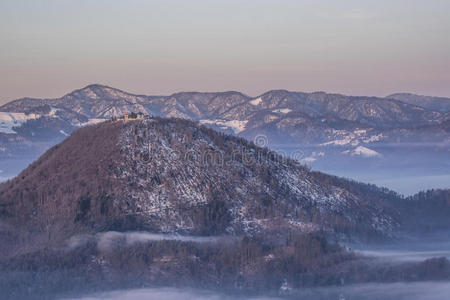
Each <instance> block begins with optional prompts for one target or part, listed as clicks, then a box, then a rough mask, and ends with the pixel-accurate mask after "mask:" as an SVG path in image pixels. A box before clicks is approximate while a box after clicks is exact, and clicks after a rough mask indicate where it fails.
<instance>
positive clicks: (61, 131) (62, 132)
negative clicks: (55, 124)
mask: <svg viewBox="0 0 450 300" xmlns="http://www.w3.org/2000/svg"><path fill="white" fill-rule="evenodd" d="M59 132H60V133H61V134H63V135H65V136H69V134H68V133H67V132H65V131H64V130H62V129H61V130H60V131H59Z"/></svg>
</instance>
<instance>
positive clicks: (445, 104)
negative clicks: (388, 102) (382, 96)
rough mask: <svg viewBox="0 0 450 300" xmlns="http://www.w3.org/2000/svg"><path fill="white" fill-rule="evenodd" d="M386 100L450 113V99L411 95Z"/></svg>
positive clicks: (390, 96)
mask: <svg viewBox="0 0 450 300" xmlns="http://www.w3.org/2000/svg"><path fill="white" fill-rule="evenodd" d="M386 98H389V99H396V100H400V101H402V102H405V103H409V104H413V105H417V106H421V107H423V108H427V109H431V110H436V111H440V112H449V111H450V98H445V97H432V96H423V95H415V94H410V93H397V94H392V95H389V96H387V97H386Z"/></svg>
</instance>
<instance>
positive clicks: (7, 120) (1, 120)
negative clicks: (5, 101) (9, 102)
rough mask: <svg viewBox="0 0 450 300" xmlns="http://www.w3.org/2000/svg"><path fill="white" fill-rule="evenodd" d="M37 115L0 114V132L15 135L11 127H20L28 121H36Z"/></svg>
mask: <svg viewBox="0 0 450 300" xmlns="http://www.w3.org/2000/svg"><path fill="white" fill-rule="evenodd" d="M39 117H40V115H38V114H28V115H27V114H25V113H11V112H0V132H2V133H12V134H14V133H16V132H15V131H14V130H13V127H17V126H21V125H22V124H24V123H25V122H26V121H28V120H33V119H38V118H39Z"/></svg>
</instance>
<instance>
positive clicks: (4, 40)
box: [0, 0, 450, 104]
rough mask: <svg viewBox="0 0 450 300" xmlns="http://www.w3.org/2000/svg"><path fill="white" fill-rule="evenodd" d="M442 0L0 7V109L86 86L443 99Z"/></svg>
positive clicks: (71, 1) (448, 90) (55, 0)
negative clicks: (411, 95)
mask: <svg viewBox="0 0 450 300" xmlns="http://www.w3.org/2000/svg"><path fill="white" fill-rule="evenodd" d="M449 12H450V1H446V0H441V1H439V0H429V1H422V0H397V1H392V0H390V1H388V0H378V1H360V0H358V1H356V0H355V1H345V0H343V1H335V0H324V1H317V0H307V1H289V0H273V1H269V0H259V1H256V0H239V1H237V0H227V1H225V0H224V1H209V0H191V1H185V0H165V1H163V0H158V1H144V0H142V1H138V0H127V1H119V0H96V1H95V0H65V1H59V0H42V1H34V0H27V1H26V0H2V1H1V2H0V104H1V103H5V102H7V101H9V100H13V99H16V98H20V97H24V96H32V97H59V96H62V95H63V94H65V93H67V92H70V91H72V90H74V89H77V88H81V87H83V86H85V85H88V84H91V83H100V84H106V85H110V86H113V87H117V88H120V89H123V90H126V91H130V92H134V93H141V94H171V93H174V92H177V91H193V90H196V91H224V90H237V91H241V92H244V93H246V94H248V95H250V96H256V95H258V94H260V93H262V92H265V91H267V90H270V89H288V90H296V91H317V90H322V91H328V92H337V93H344V94H349V95H377V96H386V95H388V94H390V93H394V92H413V93H419V94H428V95H436V96H439V95H440V96H450V17H449Z"/></svg>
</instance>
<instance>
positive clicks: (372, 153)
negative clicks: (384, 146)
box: [342, 146, 382, 157]
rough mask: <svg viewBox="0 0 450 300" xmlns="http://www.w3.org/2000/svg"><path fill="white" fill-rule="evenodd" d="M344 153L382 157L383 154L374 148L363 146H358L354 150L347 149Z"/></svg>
mask: <svg viewBox="0 0 450 300" xmlns="http://www.w3.org/2000/svg"><path fill="white" fill-rule="evenodd" d="M342 154H350V155H351V156H355V155H358V156H362V157H381V156H382V155H381V154H380V153H378V152H376V151H374V150H372V149H369V148H366V147H363V146H358V147H356V148H355V149H353V150H346V151H343V152H342Z"/></svg>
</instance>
